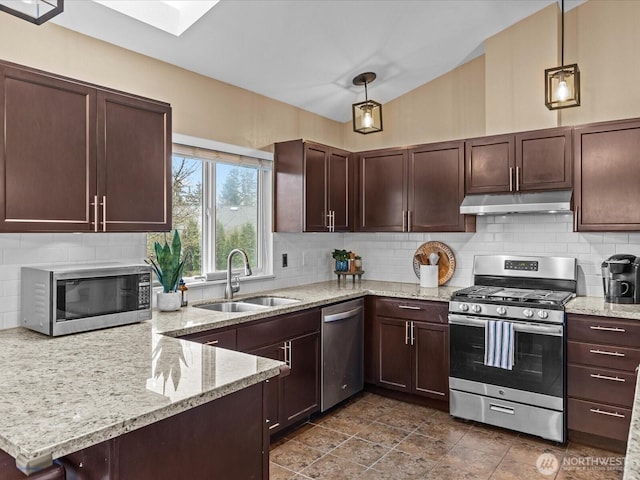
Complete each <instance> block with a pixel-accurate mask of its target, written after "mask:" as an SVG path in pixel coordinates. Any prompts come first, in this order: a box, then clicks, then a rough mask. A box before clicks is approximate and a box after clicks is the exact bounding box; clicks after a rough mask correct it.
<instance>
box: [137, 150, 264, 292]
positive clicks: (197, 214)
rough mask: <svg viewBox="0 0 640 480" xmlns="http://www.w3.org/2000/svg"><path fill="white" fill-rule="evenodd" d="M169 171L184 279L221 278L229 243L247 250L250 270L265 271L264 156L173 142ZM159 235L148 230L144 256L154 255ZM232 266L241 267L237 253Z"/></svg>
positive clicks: (229, 247) (258, 272)
mask: <svg viewBox="0 0 640 480" xmlns="http://www.w3.org/2000/svg"><path fill="white" fill-rule="evenodd" d="M218 145H220V144H216V146H218ZM222 145H223V146H224V144H222ZM225 147H229V146H225ZM236 149H237V147H236ZM257 153H258V154H261V155H265V156H267V155H270V154H267V153H265V152H257ZM172 176H173V179H172V182H173V212H172V214H173V228H174V229H177V230H178V231H179V232H180V239H181V241H182V248H183V251H184V252H185V254H186V261H185V269H184V277H185V278H193V277H201V276H206V277H207V279H211V280H215V279H219V278H224V275H223V274H222V272H226V269H227V256H228V254H229V252H230V251H231V250H232V249H234V248H242V249H244V250H245V251H246V252H247V255H248V256H249V262H250V264H251V268H252V270H253V272H254V275H255V274H269V273H271V267H270V265H271V233H270V232H271V224H270V221H271V215H270V212H271V162H270V161H268V160H264V159H261V158H255V157H250V156H247V155H238V154H235V153H228V152H225V151H219V150H210V149H204V148H201V147H191V146H185V145H178V144H175V145H174V154H173V156H172ZM165 238H169V239H170V237H169V236H168V235H166V234H164V233H150V234H149V235H148V239H147V253H148V255H149V256H154V255H155V254H154V243H155V242H156V241H159V242H160V243H164V240H165ZM169 241H170V240H169ZM233 267H234V269H235V268H238V269H240V268H244V263H243V262H242V259H241V258H240V256H235V258H234V264H233ZM216 272H218V274H216Z"/></svg>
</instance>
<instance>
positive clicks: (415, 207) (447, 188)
mask: <svg viewBox="0 0 640 480" xmlns="http://www.w3.org/2000/svg"><path fill="white" fill-rule="evenodd" d="M408 161H409V177H408V190H409V192H408V194H409V198H408V204H407V208H408V213H407V216H408V218H407V231H409V232H461V231H462V232H464V231H465V229H467V231H468V230H473V227H474V226H475V217H474V216H466V215H460V204H461V203H462V200H463V199H464V142H463V141H457V142H443V143H433V144H429V145H421V146H419V147H415V148H411V149H409V157H408Z"/></svg>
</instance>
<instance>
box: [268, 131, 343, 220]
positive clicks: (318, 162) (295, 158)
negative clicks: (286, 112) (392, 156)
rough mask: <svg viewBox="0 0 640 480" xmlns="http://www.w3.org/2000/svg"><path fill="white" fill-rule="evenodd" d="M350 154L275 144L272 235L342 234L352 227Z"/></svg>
mask: <svg viewBox="0 0 640 480" xmlns="http://www.w3.org/2000/svg"><path fill="white" fill-rule="evenodd" d="M350 155H351V154H350V153H349V152H347V151H344V150H340V149H337V148H334V147H329V146H326V145H320V144H318V143H313V142H305V141H303V140H291V141H288V142H279V143H276V144H275V163H274V171H275V195H274V231H276V232H345V231H351V230H352V223H353V220H352V218H353V211H352V210H353V207H352V205H353V188H352V187H351V185H352V184H353V178H352V177H353V173H352V171H353V168H352V162H351V159H350Z"/></svg>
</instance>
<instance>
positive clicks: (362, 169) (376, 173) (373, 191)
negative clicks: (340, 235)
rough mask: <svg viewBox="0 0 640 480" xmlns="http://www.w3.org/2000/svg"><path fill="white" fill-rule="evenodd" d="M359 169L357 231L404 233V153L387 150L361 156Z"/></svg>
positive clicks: (405, 160) (405, 153) (405, 192)
mask: <svg viewBox="0 0 640 480" xmlns="http://www.w3.org/2000/svg"><path fill="white" fill-rule="evenodd" d="M358 169H359V179H360V182H359V192H358V204H359V205H358V230H360V231H362V232H403V231H405V229H406V226H405V222H406V219H405V212H406V210H407V151H406V150H405V149H389V150H379V151H374V152H366V153H361V154H359V156H358Z"/></svg>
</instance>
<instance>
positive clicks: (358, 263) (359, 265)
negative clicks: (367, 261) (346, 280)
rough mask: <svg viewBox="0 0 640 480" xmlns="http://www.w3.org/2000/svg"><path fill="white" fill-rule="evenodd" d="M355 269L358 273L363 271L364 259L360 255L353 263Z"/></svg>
mask: <svg viewBox="0 0 640 480" xmlns="http://www.w3.org/2000/svg"><path fill="white" fill-rule="evenodd" d="M353 263H354V265H355V267H356V271H358V272H359V271H360V270H362V257H361V256H360V255H356V256H355V258H354V261H353Z"/></svg>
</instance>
